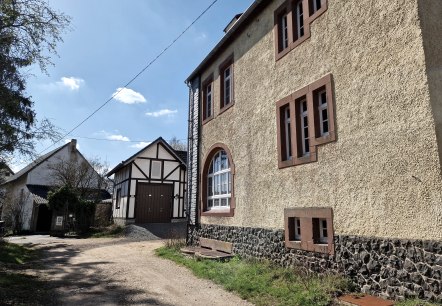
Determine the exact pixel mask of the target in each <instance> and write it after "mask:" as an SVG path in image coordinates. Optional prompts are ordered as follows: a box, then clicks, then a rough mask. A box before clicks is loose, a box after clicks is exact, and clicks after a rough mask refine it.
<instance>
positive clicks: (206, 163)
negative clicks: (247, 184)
mask: <svg viewBox="0 0 442 306" xmlns="http://www.w3.org/2000/svg"><path fill="white" fill-rule="evenodd" d="M221 150H223V151H224V152H226V154H227V157H228V159H229V165H230V180H231V196H230V206H229V207H228V208H226V209H216V210H208V208H207V197H208V192H207V177H208V171H209V167H210V164H211V162H212V159H213V157H214V156H215V155H216V154H217V153H218V152H219V151H221ZM207 152H208V153H207V155H206V157H205V158H204V160H203V168H202V172H201V186H200V190H201V198H200V201H199V202H200V212H201V216H203V217H207V216H210V217H233V216H234V214H235V207H236V206H235V164H234V163H233V158H232V154H231V152H230V150H229V148H228V147H227V146H226V145H225V144H223V143H216V144H214V145H213V146H211V147H210V148H209V150H208V151H207Z"/></svg>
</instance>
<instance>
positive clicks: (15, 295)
mask: <svg viewBox="0 0 442 306" xmlns="http://www.w3.org/2000/svg"><path fill="white" fill-rule="evenodd" d="M38 256H39V253H38V252H36V251H35V250H31V249H28V248H26V247H23V246H20V245H16V244H13V243H7V242H5V241H0V304H1V305H55V304H54V303H56V299H55V298H54V294H53V290H52V289H51V288H50V286H49V284H48V283H47V282H46V281H44V280H42V279H40V278H38V277H36V276H34V275H28V274H26V269H25V265H26V264H27V263H29V262H30V261H31V260H34V259H37V258H38Z"/></svg>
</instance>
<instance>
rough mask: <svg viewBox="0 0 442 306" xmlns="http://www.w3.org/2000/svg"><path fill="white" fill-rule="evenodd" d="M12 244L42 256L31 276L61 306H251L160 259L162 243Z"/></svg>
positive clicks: (23, 240) (41, 240)
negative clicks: (51, 290)
mask: <svg viewBox="0 0 442 306" xmlns="http://www.w3.org/2000/svg"><path fill="white" fill-rule="evenodd" d="M10 242H13V243H18V244H24V245H28V246H32V247H35V248H39V249H41V250H42V251H43V259H42V260H41V263H37V264H36V265H35V268H33V270H34V271H33V272H34V273H35V274H37V275H39V276H40V277H42V278H44V279H47V280H49V281H50V282H51V283H53V285H54V286H53V288H55V290H56V292H57V295H58V297H59V302H57V303H59V304H61V305H183V306H184V305H186V306H188V305H204V306H209V305H220V306H221V305H222V306H226V305H235V306H236V305H251V304H249V303H248V302H246V301H244V300H242V299H241V298H239V297H238V296H236V295H234V294H232V293H229V292H227V291H225V290H223V289H222V288H221V287H220V286H218V285H215V284H213V283H212V282H210V281H207V280H202V279H199V278H196V277H195V276H194V275H193V274H192V273H191V272H190V271H188V270H187V269H185V268H183V267H180V266H177V265H176V264H174V263H173V262H171V261H168V260H164V259H160V258H158V257H156V256H155V254H154V251H153V250H154V249H156V248H158V247H160V246H161V245H162V243H163V242H162V241H161V240H155V241H133V240H131V239H127V238H101V239H66V238H64V239H62V238H54V237H49V236H42V235H35V236H25V237H16V238H12V239H10Z"/></svg>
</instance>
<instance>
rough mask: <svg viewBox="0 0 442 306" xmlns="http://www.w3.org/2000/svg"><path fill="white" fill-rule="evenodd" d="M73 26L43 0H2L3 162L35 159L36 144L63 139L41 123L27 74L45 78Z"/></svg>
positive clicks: (0, 93)
mask: <svg viewBox="0 0 442 306" xmlns="http://www.w3.org/2000/svg"><path fill="white" fill-rule="evenodd" d="M69 22H70V18H69V17H68V16H66V15H64V14H62V13H58V12H55V11H54V10H52V9H51V8H50V7H48V4H47V2H46V1H44V0H0V67H1V68H0V162H5V160H6V158H7V156H9V155H12V154H13V153H15V152H17V153H19V154H21V155H26V156H32V155H34V154H35V152H34V146H35V143H34V141H36V140H41V139H44V138H49V139H58V138H59V137H60V135H59V133H57V131H56V129H55V127H54V126H53V125H52V124H51V123H50V122H49V120H47V119H43V120H42V121H41V122H40V123H39V122H37V120H36V114H35V111H34V110H33V105H34V102H33V101H32V99H31V97H29V96H27V95H26V92H25V89H26V75H25V74H24V73H23V68H26V67H29V66H31V65H34V64H38V65H39V66H40V69H41V70H42V71H43V72H47V66H48V65H50V64H52V62H51V59H50V55H51V54H52V55H54V54H56V49H55V48H56V45H57V43H58V42H61V41H62V38H61V34H62V33H63V31H64V30H66V29H67V27H68V25H69Z"/></svg>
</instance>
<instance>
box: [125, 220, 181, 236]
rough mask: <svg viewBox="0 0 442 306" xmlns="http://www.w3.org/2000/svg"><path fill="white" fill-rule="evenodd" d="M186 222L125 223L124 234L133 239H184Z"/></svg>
mask: <svg viewBox="0 0 442 306" xmlns="http://www.w3.org/2000/svg"><path fill="white" fill-rule="evenodd" d="M186 234H187V223H186V222H175V223H146V224H131V225H127V226H126V228H125V230H124V235H125V236H126V237H127V238H129V239H135V240H159V239H185V238H186Z"/></svg>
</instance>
